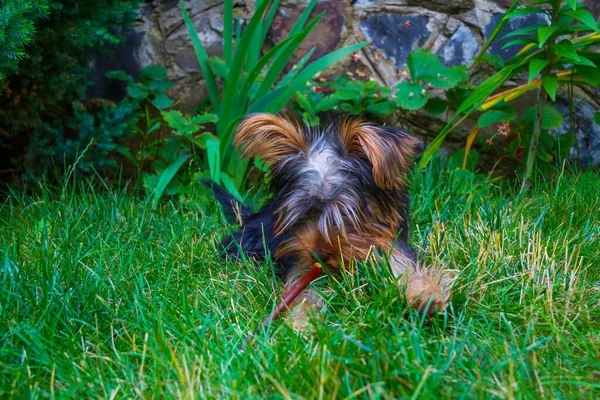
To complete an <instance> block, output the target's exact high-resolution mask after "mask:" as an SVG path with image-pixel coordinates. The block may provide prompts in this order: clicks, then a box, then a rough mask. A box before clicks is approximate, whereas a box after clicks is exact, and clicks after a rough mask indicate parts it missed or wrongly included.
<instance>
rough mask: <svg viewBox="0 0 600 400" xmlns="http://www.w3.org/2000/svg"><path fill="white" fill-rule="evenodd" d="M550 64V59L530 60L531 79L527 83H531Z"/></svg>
mask: <svg viewBox="0 0 600 400" xmlns="http://www.w3.org/2000/svg"><path fill="white" fill-rule="evenodd" d="M548 64H549V61H548V60H540V59H537V58H536V59H533V60H531V61H530V62H529V79H528V81H527V83H531V82H532V81H533V80H534V79H535V78H537V76H538V75H539V74H540V72H542V70H543V69H544V68H546V66H547V65H548Z"/></svg>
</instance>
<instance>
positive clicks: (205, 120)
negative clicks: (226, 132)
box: [189, 113, 219, 125]
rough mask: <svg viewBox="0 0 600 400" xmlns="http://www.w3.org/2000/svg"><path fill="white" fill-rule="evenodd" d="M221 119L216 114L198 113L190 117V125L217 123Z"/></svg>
mask: <svg viewBox="0 0 600 400" xmlns="http://www.w3.org/2000/svg"><path fill="white" fill-rule="evenodd" d="M218 120H219V117H218V116H217V115H215V114H206V113H204V114H198V115H194V116H193V117H191V118H190V119H189V123H190V125H201V124H209V123H213V124H214V123H215V122H217V121H218Z"/></svg>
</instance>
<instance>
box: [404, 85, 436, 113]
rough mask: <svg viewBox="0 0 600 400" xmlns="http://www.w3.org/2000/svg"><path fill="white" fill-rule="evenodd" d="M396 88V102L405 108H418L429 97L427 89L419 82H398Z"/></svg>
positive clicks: (422, 105)
mask: <svg viewBox="0 0 600 400" xmlns="http://www.w3.org/2000/svg"><path fill="white" fill-rule="evenodd" d="M396 88H397V89H398V90H397V91H396V102H397V103H398V105H399V106H400V107H402V108H404V109H405V110H418V109H419V108H422V107H424V106H425V104H426V103H427V100H428V99H429V91H428V90H427V89H425V87H424V86H423V85H421V84H420V83H415V82H400V83H399V84H397V85H396Z"/></svg>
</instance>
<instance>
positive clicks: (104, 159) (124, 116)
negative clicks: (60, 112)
mask: <svg viewBox="0 0 600 400" xmlns="http://www.w3.org/2000/svg"><path fill="white" fill-rule="evenodd" d="M88 107H89V106H88ZM92 108H96V110H93V111H92V112H90V110H89V109H87V108H86V107H85V106H84V105H83V104H81V103H79V104H74V115H73V118H72V119H70V120H69V122H68V124H67V126H66V127H65V129H63V130H58V129H52V127H51V126H50V125H48V124H44V125H42V127H41V128H40V129H36V130H35V134H34V136H33V137H32V139H31V146H30V148H29V151H28V153H27V162H28V163H29V164H30V165H31V168H30V171H31V172H29V173H30V174H32V175H31V176H30V177H31V178H39V175H40V174H39V173H41V172H51V171H52V172H53V173H54V174H55V175H57V176H59V175H61V174H62V173H63V172H64V169H63V168H64V167H67V166H71V165H73V166H75V165H76V167H77V171H80V172H83V173H89V172H91V170H92V169H95V170H98V171H100V172H101V171H105V170H106V169H107V168H115V167H117V160H116V159H115V157H117V156H122V157H125V158H127V159H130V160H131V159H132V156H131V153H130V151H129V149H128V148H127V147H126V146H125V145H123V144H122V140H121V139H123V138H125V137H127V136H129V135H130V134H131V133H132V127H133V126H135V124H136V122H137V121H138V119H139V112H138V105H137V104H136V103H135V102H131V101H128V100H124V101H121V102H119V103H117V104H112V103H107V102H102V103H101V104H100V105H99V106H92ZM34 172H35V173H34Z"/></svg>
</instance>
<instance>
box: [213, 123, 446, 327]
mask: <svg viewBox="0 0 600 400" xmlns="http://www.w3.org/2000/svg"><path fill="white" fill-rule="evenodd" d="M234 144H235V145H236V146H237V147H239V148H240V150H241V154H242V156H243V157H255V156H258V157H261V158H262V159H263V160H264V161H265V162H266V163H268V164H269V165H270V173H271V182H270V185H271V189H272V191H273V192H274V196H273V197H272V198H271V200H270V201H269V202H268V203H267V204H266V205H265V206H264V207H263V208H262V209H261V210H260V211H258V212H256V213H252V212H251V210H250V209H249V208H248V207H246V206H244V205H242V204H240V203H239V202H237V201H236V200H234V199H233V197H231V196H230V195H229V194H228V193H227V192H225V191H224V190H223V189H221V188H219V187H218V186H215V188H214V190H215V196H216V197H217V199H218V200H219V201H220V202H221V203H222V204H223V206H224V210H225V213H226V214H227V215H229V216H230V217H235V218H236V220H237V221H238V223H240V225H241V228H240V229H239V230H238V231H236V232H234V233H233V234H232V235H230V236H228V237H227V238H225V240H224V241H223V242H222V246H223V248H224V249H226V252H227V254H229V255H232V256H236V257H237V256H239V252H240V251H242V252H243V253H244V254H246V255H247V256H249V257H255V258H262V257H266V256H268V255H269V254H271V255H273V256H274V257H275V258H276V260H277V262H278V264H279V265H280V266H281V267H282V269H283V276H284V278H283V279H284V286H283V291H284V292H285V290H287V289H289V288H291V287H292V286H293V285H294V284H295V283H296V282H297V281H298V280H299V279H301V278H302V277H303V276H304V274H306V272H307V270H309V269H310V268H311V266H312V265H313V264H314V263H315V262H321V263H323V264H325V265H326V266H327V267H328V269H329V270H330V271H331V270H335V269H336V268H341V266H348V265H350V264H351V263H352V262H353V260H359V261H365V260H366V259H367V258H369V257H371V256H372V255H373V254H374V252H373V250H374V249H377V250H378V251H379V253H380V254H384V255H387V256H389V264H390V266H391V270H392V273H393V275H394V277H395V278H396V279H397V283H398V285H399V286H400V287H406V292H405V293H406V297H407V300H408V302H409V303H410V304H411V306H412V307H414V308H415V309H418V310H419V311H421V312H423V313H426V314H428V315H432V314H434V313H435V312H437V311H441V310H442V309H443V308H444V306H445V304H446V302H447V300H448V298H449V294H450V293H449V287H450V282H451V280H450V278H449V277H448V276H446V275H444V274H436V273H434V272H433V271H431V270H428V269H422V268H420V267H419V264H418V262H417V259H416V257H415V253H414V252H413V250H412V249H411V247H410V246H409V244H408V238H409V232H408V226H409V198H408V193H407V189H406V183H405V180H404V178H405V176H406V173H407V172H408V170H409V168H410V167H411V162H412V158H413V156H414V153H415V146H416V144H417V141H416V139H414V138H413V137H412V136H411V135H410V134H409V133H408V132H405V131H403V130H401V129H398V128H392V127H381V126H376V125H372V124H369V123H366V122H363V121H362V120H359V119H355V118H342V119H339V120H337V121H336V122H335V123H332V124H330V125H329V126H327V127H325V128H324V129H316V128H303V127H301V126H299V125H298V124H295V123H293V122H290V121H288V120H287V119H284V118H282V117H279V116H275V115H269V114H254V115H250V116H249V117H247V118H246V119H245V120H244V121H243V122H242V123H241V124H240V125H239V127H238V128H237V132H236V134H235V139H234ZM319 307H321V302H320V300H319V297H318V296H317V295H316V294H315V293H313V292H312V291H311V289H307V290H305V291H304V292H303V293H301V294H300V296H299V297H298V298H297V299H296V301H295V302H294V304H292V306H291V308H293V309H294V314H293V316H294V319H295V320H296V322H298V324H295V325H294V326H296V327H302V323H303V322H305V321H306V315H307V314H308V313H309V312H310V311H315V310H316V309H318V308H319Z"/></svg>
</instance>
